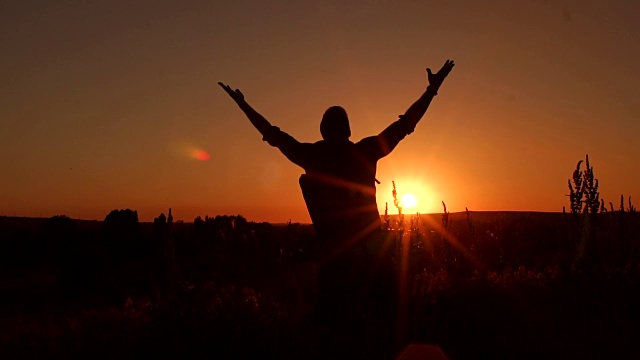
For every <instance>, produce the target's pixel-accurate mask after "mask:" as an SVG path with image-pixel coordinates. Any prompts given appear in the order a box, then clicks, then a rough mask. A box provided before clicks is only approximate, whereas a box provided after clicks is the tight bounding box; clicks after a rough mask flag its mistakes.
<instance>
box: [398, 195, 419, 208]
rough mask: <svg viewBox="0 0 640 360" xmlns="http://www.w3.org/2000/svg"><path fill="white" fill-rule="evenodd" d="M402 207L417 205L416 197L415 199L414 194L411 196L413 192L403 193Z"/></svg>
mask: <svg viewBox="0 0 640 360" xmlns="http://www.w3.org/2000/svg"><path fill="white" fill-rule="evenodd" d="M401 201H402V207H404V208H406V209H413V208H414V207H416V205H418V199H416V197H415V196H413V194H405V195H404V196H403V197H402V200H401Z"/></svg>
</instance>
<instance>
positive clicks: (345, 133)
mask: <svg viewBox="0 0 640 360" xmlns="http://www.w3.org/2000/svg"><path fill="white" fill-rule="evenodd" d="M320 134H322V138H323V139H325V140H348V139H349V137H350V136H351V128H350V127H349V117H348V116H347V112H346V111H345V110H344V109H343V108H342V107H340V106H332V107H330V108H328V109H327V111H325V112H324V115H322V121H321V122H320Z"/></svg>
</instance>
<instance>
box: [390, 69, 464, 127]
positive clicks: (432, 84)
mask: <svg viewBox="0 0 640 360" xmlns="http://www.w3.org/2000/svg"><path fill="white" fill-rule="evenodd" d="M453 66H454V63H453V60H447V61H445V63H444V65H443V66H442V68H441V69H440V71H438V72H437V73H435V74H433V73H432V72H431V69H429V68H427V78H428V80H429V86H427V90H426V91H425V92H424V94H422V96H420V98H419V99H418V100H417V101H416V102H414V103H413V105H411V106H410V107H409V109H408V110H407V111H406V112H405V113H404V115H401V116H400V118H401V119H403V121H406V124H407V134H411V133H412V132H413V130H414V129H415V127H416V125H417V124H418V122H419V121H420V119H422V117H423V116H424V114H425V113H426V112H427V109H428V108H429V104H431V100H433V97H434V96H436V95H437V94H438V90H439V89H440V85H442V82H443V81H444V79H445V78H446V77H447V75H449V72H451V69H453Z"/></svg>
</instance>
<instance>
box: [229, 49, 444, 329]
mask: <svg viewBox="0 0 640 360" xmlns="http://www.w3.org/2000/svg"><path fill="white" fill-rule="evenodd" d="M453 66H454V63H453V61H451V60H447V61H446V62H445V63H444V65H443V66H442V68H441V69H440V71H438V72H437V73H435V74H433V73H432V72H431V70H430V69H427V74H428V81H429V86H428V87H427V89H426V91H425V92H424V94H422V96H420V98H419V99H418V100H417V101H416V102H415V103H413V105H411V106H410V107H409V109H408V110H407V111H406V112H405V113H404V115H400V118H399V119H398V120H397V121H395V122H394V123H392V124H391V125H389V127H387V128H386V129H385V130H384V131H382V132H381V133H380V134H378V135H376V136H371V137H367V138H364V139H362V140H360V141H359V142H357V143H353V142H351V141H350V140H349V137H350V136H351V129H350V126H349V118H348V116H347V112H346V111H345V110H344V109H343V108H342V107H340V106H332V107H330V108H329V109H327V110H326V112H325V113H324V115H323V116H322V121H321V122H320V133H321V134H322V140H320V141H318V142H315V143H300V142H299V141H297V140H296V139H294V138H293V137H292V136H291V135H289V134H287V133H285V132H283V131H282V130H280V129H279V128H278V127H276V126H272V125H271V124H270V123H269V122H268V121H267V120H266V119H265V118H264V117H263V116H262V115H260V114H259V113H258V112H257V111H256V110H254V109H253V108H252V107H251V106H250V105H249V104H248V103H247V102H246V101H245V99H244V95H243V94H242V93H241V92H240V90H237V89H236V90H232V89H231V88H230V87H229V86H228V85H225V84H223V83H218V84H219V85H220V86H221V87H222V88H223V89H224V90H225V91H226V92H227V93H228V94H229V96H231V98H232V99H233V100H234V101H235V102H236V103H237V104H238V106H239V107H240V109H242V111H243V112H244V113H245V114H246V116H247V117H248V118H249V120H250V121H251V123H252V124H253V126H255V127H256V129H258V131H259V132H260V133H261V134H262V136H263V140H264V141H267V142H268V143H269V144H270V145H272V146H275V147H277V148H278V149H280V151H281V152H282V153H283V154H284V155H285V156H286V157H287V158H288V159H289V160H291V161H292V162H293V163H295V164H296V165H298V166H300V167H302V168H303V169H304V170H305V174H304V175H302V176H301V178H300V186H301V188H302V192H303V196H304V199H305V202H306V204H307V208H308V210H309V215H310V216H311V220H312V221H313V225H314V227H315V230H316V232H317V234H318V235H319V237H320V239H321V241H322V244H321V247H322V248H323V250H324V251H322V252H323V253H324V256H323V257H322V259H321V268H320V298H319V300H318V302H319V304H318V306H319V307H324V310H323V311H321V312H322V313H323V314H324V315H323V316H325V315H326V316H325V317H327V316H328V317H336V318H338V319H339V320H340V321H342V322H343V323H344V320H345V318H346V317H349V316H354V312H356V311H358V310H357V309H356V308H358V309H360V308H362V307H361V306H360V305H361V304H362V303H363V302H371V301H380V302H381V303H382V304H380V306H378V309H379V308H380V307H382V308H384V307H386V308H389V307H393V305H392V304H393V299H391V298H390V297H394V296H395V294H394V293H393V289H394V287H393V284H392V283H393V282H394V279H393V274H392V272H393V266H385V265H383V264H382V263H384V262H385V261H386V259H384V256H382V255H381V254H377V255H378V256H370V254H368V250H369V249H370V245H371V243H375V242H380V241H382V240H384V236H378V231H379V230H380V226H381V223H380V214H379V213H378V206H377V204H376V196H375V194H376V188H375V183H376V181H377V180H376V179H375V175H376V164H377V162H378V160H380V159H381V158H383V157H385V156H387V155H388V154H389V153H390V152H391V151H392V150H393V149H394V148H395V147H396V145H398V143H399V142H400V141H401V140H402V139H404V137H405V136H407V135H408V134H411V133H412V132H413V131H414V129H415V127H416V125H417V124H418V122H419V121H420V119H421V118H422V116H423V115H424V114H425V112H426V111H427V108H428V107H429V104H430V103H431V100H432V99H433V97H434V96H435V95H436V94H437V92H438V89H439V88H440V85H442V82H443V81H444V79H445V78H446V77H447V75H448V74H449V72H450V71H451V69H453ZM383 248H384V246H383ZM387 265H388V264H387ZM374 268H376V269H377V274H374ZM390 268H391V270H390V271H388V270H389V269H390ZM380 276H382V277H380ZM363 287H366V288H363ZM345 304H346V306H345ZM349 304H351V305H353V306H349ZM376 316H380V313H379V312H378V313H377V315H376ZM341 325H342V324H341Z"/></svg>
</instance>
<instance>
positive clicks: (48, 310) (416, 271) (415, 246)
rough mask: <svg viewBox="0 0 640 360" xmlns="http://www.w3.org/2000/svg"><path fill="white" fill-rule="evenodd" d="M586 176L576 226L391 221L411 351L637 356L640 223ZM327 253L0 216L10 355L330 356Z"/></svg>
mask: <svg viewBox="0 0 640 360" xmlns="http://www.w3.org/2000/svg"><path fill="white" fill-rule="evenodd" d="M576 171H577V175H576V173H574V176H573V179H572V180H573V183H571V182H570V185H569V187H570V190H571V191H572V193H571V194H572V195H570V197H569V202H570V206H571V209H572V211H571V213H560V212H558V213H535V212H475V211H471V210H468V209H467V211H465V212H463V213H450V212H448V211H447V208H446V204H445V203H444V202H443V213H442V214H433V215H424V214H422V215H421V214H415V215H408V214H406V215H405V214H403V216H406V218H407V220H406V222H407V223H406V224H404V222H405V221H404V220H402V218H401V217H398V216H397V215H390V214H386V218H387V219H386V220H385V221H383V226H384V227H385V228H387V229H388V230H387V231H388V234H389V235H390V236H393V237H394V238H395V242H396V247H395V255H394V261H395V263H396V266H399V267H400V266H405V267H404V269H405V271H404V272H401V273H402V274H403V278H404V280H403V281H404V285H403V286H400V291H401V292H402V294H401V296H403V297H404V298H405V299H406V300H405V301H402V302H400V304H401V305H402V306H403V307H404V311H402V312H401V314H403V315H402V316H403V322H402V329H401V330H402V331H403V336H404V341H405V343H408V342H427V343H436V344H439V345H440V346H441V347H442V348H443V350H444V351H445V353H447V355H448V356H450V357H451V358H452V359H461V358H478V357H490V358H577V357H587V358H593V357H607V358H610V357H615V356H616V355H618V356H619V355H622V354H625V357H630V356H632V355H635V356H637V355H640V354H639V352H638V350H637V349H636V346H635V339H636V338H637V336H638V335H640V319H639V315H638V311H637V304H638V303H640V291H639V290H640V289H639V287H638V286H639V285H640V284H639V280H640V276H639V275H640V252H639V248H638V247H639V245H640V228H639V227H638V225H640V216H639V215H638V214H637V213H636V212H635V208H634V207H633V205H632V204H631V200H630V199H628V202H627V203H626V204H625V201H624V200H625V198H624V197H622V198H621V204H620V207H619V208H618V209H613V208H610V209H609V210H607V211H603V210H602V204H603V200H601V199H599V194H598V192H597V191H598V181H597V180H595V179H594V178H593V168H592V167H590V165H589V163H588V161H587V170H584V171H580V163H579V164H578V167H577V170H576ZM596 202H597V203H598V206H596ZM578 205H580V206H578ZM396 206H397V205H396ZM317 242H318V240H317V238H316V235H315V233H314V231H313V228H312V227H311V226H310V225H304V224H296V223H291V222H290V223H288V224H283V225H273V224H268V223H254V222H249V221H247V220H246V219H245V218H244V217H242V216H240V215H233V216H227V215H219V216H215V217H208V216H205V217H204V218H201V217H197V218H196V219H194V221H193V223H184V222H181V221H178V222H174V221H173V214H172V212H171V210H169V212H168V214H167V215H166V216H165V214H159V215H158V217H156V218H155V219H154V221H153V222H152V223H141V222H139V221H138V215H137V213H136V212H135V211H133V210H129V209H126V210H114V211H112V212H110V213H109V214H108V215H107V216H106V217H105V219H104V221H102V222H99V221H82V220H74V219H70V218H68V217H66V216H54V217H52V218H48V219H29V218H11V217H0V270H1V271H0V297H1V298H2V307H1V308H0V316H1V317H2V319H3V321H2V322H1V323H0V349H2V350H1V351H2V353H3V354H7V355H15V354H18V353H19V354H21V355H22V356H35V355H39V354H45V353H46V354H48V355H52V354H54V355H64V354H72V353H73V354H138V355H142V354H150V355H154V354H155V355H163V356H172V357H177V356H180V357H185V356H186V357H194V356H198V357H200V356H207V357H216V358H218V357H222V358H229V357H234V358H237V357H254V358H255V357H260V358H264V357H271V358H314V357H315V358H318V357H321V356H320V355H318V354H321V353H322V352H321V350H322V347H323V344H326V342H327V341H332V340H331V338H332V337H335V336H338V335H336V334H335V333H330V332H327V329H325V328H323V327H321V326H318V324H317V323H316V322H314V321H313V319H312V316H311V315H312V314H313V310H314V308H315V301H316V296H317V292H318V267H317V262H316V251H317V249H316V247H317ZM403 264H404V265H403ZM401 283H402V281H401ZM373 320H374V319H373V318H372V321H373ZM356 338H357V335H356ZM327 339H329V340H327ZM361 340H362V341H361V342H360V343H359V344H360V345H358V346H364V345H363V344H366V343H367V339H361ZM377 345H379V346H383V347H385V346H386V347H388V348H391V347H392V346H393V342H392V341H391V340H389V342H388V343H387V344H377ZM379 348H380V347H378V349H379ZM362 351H363V353H366V351H365V350H362ZM377 355H379V354H377ZM369 357H371V358H375V357H376V354H369Z"/></svg>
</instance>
